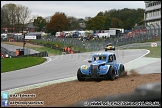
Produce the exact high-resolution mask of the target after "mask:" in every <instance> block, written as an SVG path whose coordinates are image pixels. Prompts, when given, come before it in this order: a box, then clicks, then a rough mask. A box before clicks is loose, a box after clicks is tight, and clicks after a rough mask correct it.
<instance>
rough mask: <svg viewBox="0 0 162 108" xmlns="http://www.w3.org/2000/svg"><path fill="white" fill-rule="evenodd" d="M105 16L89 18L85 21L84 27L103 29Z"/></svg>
mask: <svg viewBox="0 0 162 108" xmlns="http://www.w3.org/2000/svg"><path fill="white" fill-rule="evenodd" d="M104 24H105V17H104V16H96V17H94V18H91V19H90V20H89V21H88V22H87V27H86V29H89V30H104V29H105V26H104Z"/></svg>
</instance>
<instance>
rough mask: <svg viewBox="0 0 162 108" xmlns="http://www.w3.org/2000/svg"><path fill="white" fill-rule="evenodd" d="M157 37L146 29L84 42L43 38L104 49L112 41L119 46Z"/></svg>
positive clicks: (70, 39) (159, 37)
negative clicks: (131, 33) (130, 33)
mask: <svg viewBox="0 0 162 108" xmlns="http://www.w3.org/2000/svg"><path fill="white" fill-rule="evenodd" d="M157 36H158V39H161V34H160V35H157ZM155 38H156V36H155V34H154V35H153V34H152V33H151V34H150V33H148V32H147V31H146V32H145V33H143V32H141V33H140V32H138V33H134V34H133V35H132V36H128V35H127V34H126V35H125V34H123V35H121V36H119V37H118V38H106V39H95V40H85V41H84V42H83V41H81V40H80V39H76V38H45V39H42V40H44V41H49V42H61V43H64V45H66V44H72V45H77V46H78V47H80V48H83V47H84V48H85V49H88V50H96V51H97V50H102V49H103V48H104V47H105V46H106V45H107V44H108V43H112V44H113V45H114V46H116V47H118V46H122V45H126V44H132V43H141V42H145V41H147V40H150V39H155Z"/></svg>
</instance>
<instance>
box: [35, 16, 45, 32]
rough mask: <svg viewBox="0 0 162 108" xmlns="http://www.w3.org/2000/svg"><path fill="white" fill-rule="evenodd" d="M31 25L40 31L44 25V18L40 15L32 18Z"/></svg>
mask: <svg viewBox="0 0 162 108" xmlns="http://www.w3.org/2000/svg"><path fill="white" fill-rule="evenodd" d="M33 25H34V26H36V27H37V31H39V32H40V31H42V30H43V28H45V26H46V20H45V19H43V18H42V17H41V16H38V17H37V19H34V22H33Z"/></svg>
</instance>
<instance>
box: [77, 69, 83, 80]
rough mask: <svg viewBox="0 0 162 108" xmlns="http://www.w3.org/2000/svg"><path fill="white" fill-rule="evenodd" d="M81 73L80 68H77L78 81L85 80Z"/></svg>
mask: <svg viewBox="0 0 162 108" xmlns="http://www.w3.org/2000/svg"><path fill="white" fill-rule="evenodd" d="M81 75H82V73H81V71H80V69H78V72H77V78H78V81H84V80H85V78H82V76H81Z"/></svg>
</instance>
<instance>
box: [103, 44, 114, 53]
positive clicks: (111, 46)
mask: <svg viewBox="0 0 162 108" xmlns="http://www.w3.org/2000/svg"><path fill="white" fill-rule="evenodd" d="M107 50H113V51H115V46H113V44H112V43H108V44H107V45H106V47H105V51H107Z"/></svg>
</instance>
